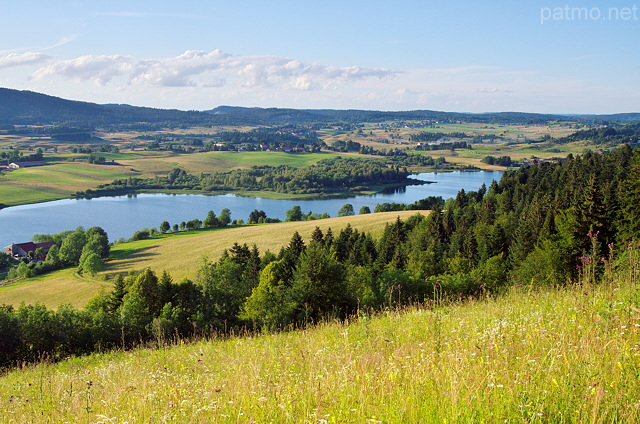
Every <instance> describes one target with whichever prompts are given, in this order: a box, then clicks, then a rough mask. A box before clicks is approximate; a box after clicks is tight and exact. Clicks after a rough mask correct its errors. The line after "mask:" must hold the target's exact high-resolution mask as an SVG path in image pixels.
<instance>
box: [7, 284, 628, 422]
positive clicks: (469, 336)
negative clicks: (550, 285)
mask: <svg viewBox="0 0 640 424" xmlns="http://www.w3.org/2000/svg"><path fill="white" fill-rule="evenodd" d="M638 301H639V298H638V287H635V286H634V287H631V286H616V285H610V286H599V287H572V288H569V289H560V290H548V291H543V292H530V291H529V290H527V289H526V288H520V289H516V288H514V289H512V290H511V292H510V293H509V294H508V295H506V296H504V297H500V298H494V299H484V300H480V301H469V302H464V303H459V304H454V305H448V306H437V305H436V306H435V307H434V308H433V309H411V310H408V311H402V312H387V313H384V314H382V315H379V316H375V317H368V316H366V315H361V317H360V319H359V320H357V321H355V322H351V323H349V324H345V323H328V324H324V325H320V326H318V327H316V328H313V329H309V330H301V331H295V332H289V333H281V334H275V335H264V336H258V337H246V338H234V339H231V340H226V341H215V340H213V341H205V342H198V343H194V344H186V345H180V346H176V347H161V348H159V349H142V350H137V351H133V352H116V353H111V354H103V355H93V356H90V357H85V358H76V359H71V360H69V361H66V362H63V363H59V364H57V365H47V364H42V365H38V366H33V367H27V368H25V369H22V370H17V371H12V372H10V373H8V374H6V375H4V376H3V377H0V393H2V395H1V396H0V421H2V422H7V423H14V422H15V423H17V422H30V423H39V422H87V423H121V422H190V423H208V422H230V423H235V422H260V423H263V422H274V423H284V422H290V423H305V422H306V423H312V422H358V423H365V422H378V423H380V422H389V423H401V422H402V423H404V422H433V423H442V422H450V423H451V422H456V423H457V422H468V423H472V422H473V423H476V422H527V423H529V422H553V423H557V422H571V423H584V422H592V423H598V422H607V423H609V422H628V423H633V422H638V420H639V419H640V410H639V408H640V386H639V385H638V384H637V378H638V372H639V371H640V350H639V349H640V333H639V328H640V313H639V311H638V309H636V308H637V306H639V305H638ZM161 346H162V345H161Z"/></svg>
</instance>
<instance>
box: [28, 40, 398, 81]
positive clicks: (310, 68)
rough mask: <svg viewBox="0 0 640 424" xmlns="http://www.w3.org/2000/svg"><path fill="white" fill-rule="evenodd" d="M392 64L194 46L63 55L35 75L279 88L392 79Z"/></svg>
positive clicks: (75, 78)
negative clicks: (160, 54) (161, 53)
mask: <svg viewBox="0 0 640 424" xmlns="http://www.w3.org/2000/svg"><path fill="white" fill-rule="evenodd" d="M395 74H396V73H395V72H394V71H391V70H388V69H371V68H362V67H358V66H352V67H335V66H324V65H320V64H316V63H312V64H306V63H302V62H300V61H297V60H292V59H290V58H286V57H278V56H234V55H231V54H228V53H224V52H222V51H221V50H213V51H210V52H206V51H194V50H188V51H185V52H184V53H183V54H181V55H179V56H176V57H171V58H161V59H142V60H140V59H135V58H133V57H130V56H117V55H114V56H106V55H100V56H95V55H89V56H80V57H78V58H75V59H68V60H58V61H55V62H54V63H51V64H49V65H48V66H44V67H41V68H40V69H37V70H36V71H35V72H34V73H33V74H32V77H33V79H35V80H44V79H46V78H49V77H53V76H61V77H65V78H70V79H73V80H77V81H93V82H95V83H96V84H98V85H107V84H110V83H112V82H113V81H114V80H118V79H122V80H124V81H126V82H127V83H128V84H133V85H139V84H142V85H144V86H152V87H153V86H155V87H221V86H225V85H230V86H241V87H254V88H263V87H277V88H281V89H294V90H314V89H322V88H327V87H331V86H335V85H340V84H347V83H349V82H353V81H359V80H363V79H369V78H382V79H385V78H392V77H393V76H394V75H395Z"/></svg>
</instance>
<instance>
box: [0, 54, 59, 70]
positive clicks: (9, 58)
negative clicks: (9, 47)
mask: <svg viewBox="0 0 640 424" xmlns="http://www.w3.org/2000/svg"><path fill="white" fill-rule="evenodd" d="M49 59H50V56H48V55H46V54H43V53H36V52H26V53H10V54H8V55H6V56H4V57H0V69H2V68H13V67H16V66H27V65H41V64H43V63H45V62H46V61H48V60H49Z"/></svg>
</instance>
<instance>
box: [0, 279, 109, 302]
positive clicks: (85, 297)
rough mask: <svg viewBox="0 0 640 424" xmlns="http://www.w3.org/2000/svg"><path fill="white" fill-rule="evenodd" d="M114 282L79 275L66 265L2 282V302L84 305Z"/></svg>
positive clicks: (0, 293)
mask: <svg viewBox="0 0 640 424" xmlns="http://www.w3.org/2000/svg"><path fill="white" fill-rule="evenodd" d="M111 287H112V284H111V283H107V282H104V281H96V280H92V279H88V278H82V277H80V276H78V275H77V274H76V272H75V269H63V270H59V271H55V272H52V273H50V274H46V275H41V276H38V277H34V278H29V279H26V280H21V281H17V282H14V283H11V284H8V285H6V286H0V305H3V304H4V305H14V306H19V305H20V304H21V303H22V302H24V303H25V304H28V305H29V304H35V303H42V304H44V305H46V306H47V308H50V309H57V308H58V306H60V305H63V304H70V305H72V306H73V307H75V308H82V307H84V305H86V304H87V302H88V301H89V300H90V299H91V298H93V297H95V296H96V295H97V294H98V293H100V290H103V289H104V290H110V289H111Z"/></svg>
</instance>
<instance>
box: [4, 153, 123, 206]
mask: <svg viewBox="0 0 640 424" xmlns="http://www.w3.org/2000/svg"><path fill="white" fill-rule="evenodd" d="M129 175H135V174H134V173H131V171H129V170H127V169H123V167H121V166H118V165H92V164H89V163H86V162H66V163H56V164H53V165H48V166H38V167H33V168H22V169H16V170H14V171H11V172H6V173H5V174H4V175H1V176H0V203H4V204H6V205H9V206H14V205H20V204H25V203H36V202H42V201H46V200H56V199H62V198H66V197H69V195H71V194H72V193H75V192H76V191H84V190H86V189H88V188H95V186H97V185H98V184H101V183H107V182H111V181H113V180H114V179H116V178H123V177H127V176H129Z"/></svg>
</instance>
